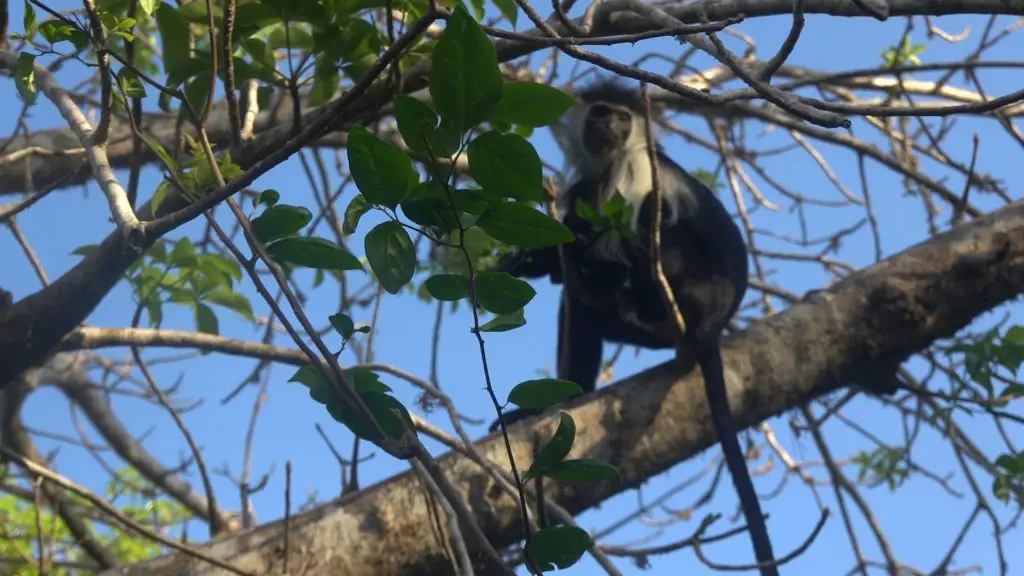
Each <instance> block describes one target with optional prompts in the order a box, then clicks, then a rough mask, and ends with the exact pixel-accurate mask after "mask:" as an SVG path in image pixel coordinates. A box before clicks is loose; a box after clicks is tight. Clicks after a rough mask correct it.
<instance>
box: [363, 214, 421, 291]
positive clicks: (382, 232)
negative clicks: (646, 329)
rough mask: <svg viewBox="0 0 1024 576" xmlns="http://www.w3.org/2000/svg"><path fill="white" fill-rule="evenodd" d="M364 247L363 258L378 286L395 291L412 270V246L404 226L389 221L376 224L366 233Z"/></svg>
mask: <svg viewBox="0 0 1024 576" xmlns="http://www.w3.org/2000/svg"><path fill="white" fill-rule="evenodd" d="M365 247H366V260H367V261H368V262H369V263H370V268H372V269H373V273H374V274H376V275H377V279H378V280H380V285H381V286H383V287H384V289H385V290H387V291H388V293H390V294H398V292H399V291H401V289H402V288H403V287H404V286H405V285H406V284H407V283H408V282H409V281H410V280H412V276H413V274H414V273H415V272H416V248H415V247H414V246H413V245H412V240H411V239H410V238H409V234H408V233H407V232H406V231H405V228H403V227H402V225H401V224H399V223H398V222H394V221H390V220H389V221H387V222H384V223H382V224H378V225H377V227H375V228H374V229H373V230H370V232H369V233H368V234H367V235H366V240H365Z"/></svg>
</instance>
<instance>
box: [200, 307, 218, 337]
mask: <svg viewBox="0 0 1024 576" xmlns="http://www.w3.org/2000/svg"><path fill="white" fill-rule="evenodd" d="M196 330H199V331H200V332H202V333H204V334H213V335H214V336H216V335H218V334H220V325H219V323H218V322H217V315H216V314H214V313H213V310H212V309H211V308H210V307H209V306H207V305H206V304H203V303H202V302H196Z"/></svg>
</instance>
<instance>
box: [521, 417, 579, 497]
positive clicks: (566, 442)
mask: <svg viewBox="0 0 1024 576" xmlns="http://www.w3.org/2000/svg"><path fill="white" fill-rule="evenodd" d="M558 416H559V421H558V429H557V430H555V433H554V435H552V436H551V440H548V443H547V444H545V445H544V447H543V448H541V451H540V454H537V458H536V459H535V460H534V461H533V465H532V466H530V469H529V470H527V471H526V473H524V474H523V482H526V481H527V480H528V479H530V478H532V477H534V476H536V475H538V474H544V473H545V472H547V471H548V470H550V469H552V468H554V467H555V466H557V465H558V464H559V463H561V462H562V460H563V459H564V458H565V457H566V456H568V455H569V451H570V450H572V443H573V442H574V441H575V440H576V422H575V421H574V420H573V419H572V416H570V415H569V414H567V413H566V412H562V413H560V414H559V415H558Z"/></svg>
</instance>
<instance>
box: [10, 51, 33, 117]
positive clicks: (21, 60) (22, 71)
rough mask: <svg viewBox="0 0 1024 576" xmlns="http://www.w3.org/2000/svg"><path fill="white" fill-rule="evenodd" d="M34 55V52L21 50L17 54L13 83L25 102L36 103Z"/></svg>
mask: <svg viewBox="0 0 1024 576" xmlns="http://www.w3.org/2000/svg"><path fill="white" fill-rule="evenodd" d="M35 64H36V57H35V54H30V53H28V52H22V53H21V54H18V67H17V69H16V70H15V72H14V84H15V85H16V86H17V88H18V93H19V94H21V97H22V98H24V100H25V103H26V104H29V105H32V104H35V103H36V68H35Z"/></svg>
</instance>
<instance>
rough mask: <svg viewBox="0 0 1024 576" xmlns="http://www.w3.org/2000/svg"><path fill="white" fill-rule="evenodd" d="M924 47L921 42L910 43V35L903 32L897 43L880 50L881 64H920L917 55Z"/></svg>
mask: <svg viewBox="0 0 1024 576" xmlns="http://www.w3.org/2000/svg"><path fill="white" fill-rule="evenodd" d="M924 49H925V46H924V45H923V44H913V45H912V44H911V43H910V36H909V35H907V34H904V35H903V37H902V38H901V39H900V43H899V44H896V45H894V46H890V47H889V48H886V49H885V50H883V51H882V65H883V66H884V67H886V68H896V67H898V66H911V65H913V66H917V65H919V64H921V59H920V58H919V57H918V56H917V55H918V54H921V53H922V52H924Z"/></svg>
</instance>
